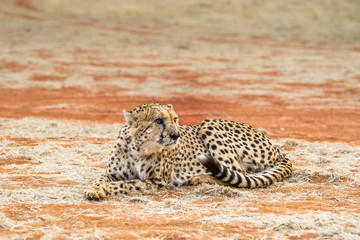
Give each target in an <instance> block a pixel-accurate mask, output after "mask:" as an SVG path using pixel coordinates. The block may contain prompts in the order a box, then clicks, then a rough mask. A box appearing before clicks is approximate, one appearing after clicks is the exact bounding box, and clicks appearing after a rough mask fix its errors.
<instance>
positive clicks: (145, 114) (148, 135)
mask: <svg viewBox="0 0 360 240" xmlns="http://www.w3.org/2000/svg"><path fill="white" fill-rule="evenodd" d="M124 115H125V119H126V123H127V124H128V126H129V127H130V132H131V134H132V135H133V137H134V139H135V141H136V145H137V147H138V148H139V151H140V152H141V153H142V155H144V154H145V155H147V154H152V153H156V152H160V151H162V150H163V149H170V148H173V147H174V146H175V145H176V144H177V143H178V142H179V138H180V132H179V123H178V115H177V114H176V112H175V110H174V109H173V107H172V105H170V104H169V105H160V104H156V103H152V104H145V105H141V106H139V107H137V108H135V109H134V110H133V111H125V110H124Z"/></svg>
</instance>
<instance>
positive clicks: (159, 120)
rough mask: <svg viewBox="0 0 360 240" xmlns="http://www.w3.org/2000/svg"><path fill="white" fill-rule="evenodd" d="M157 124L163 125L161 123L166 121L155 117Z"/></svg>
mask: <svg viewBox="0 0 360 240" xmlns="http://www.w3.org/2000/svg"><path fill="white" fill-rule="evenodd" d="M154 122H155V123H156V124H159V125H161V124H163V123H164V121H163V120H162V119H161V118H157V119H155V121H154Z"/></svg>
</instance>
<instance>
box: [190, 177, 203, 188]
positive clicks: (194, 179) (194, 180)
mask: <svg viewBox="0 0 360 240" xmlns="http://www.w3.org/2000/svg"><path fill="white" fill-rule="evenodd" d="M200 183H201V177H199V176H195V177H191V178H189V180H188V184H189V185H194V186H195V185H199V184H200Z"/></svg>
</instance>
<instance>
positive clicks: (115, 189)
mask: <svg viewBox="0 0 360 240" xmlns="http://www.w3.org/2000/svg"><path fill="white" fill-rule="evenodd" d="M164 185H165V184H164V182H163V181H161V180H159V179H146V180H140V179H133V180H120V181H113V182H110V181H109V178H108V177H107V176H106V175H101V176H100V177H98V178H97V179H96V180H95V182H94V184H93V186H92V187H91V188H90V189H89V190H88V191H85V198H87V199H88V200H102V199H105V198H108V197H110V196H113V195H119V194H128V193H143V192H145V191H149V190H150V191H152V190H155V189H158V188H161V187H163V186H164Z"/></svg>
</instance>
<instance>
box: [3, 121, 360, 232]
mask: <svg viewBox="0 0 360 240" xmlns="http://www.w3.org/2000/svg"><path fill="white" fill-rule="evenodd" d="M0 124H1V126H2V127H3V129H4V131H3V136H2V140H1V149H2V151H1V152H2V154H1V155H0V158H1V160H0V161H1V163H2V172H1V174H0V175H1V178H0V186H1V188H2V191H1V192H0V203H1V205H2V206H8V207H9V206H13V205H14V204H15V205H16V204H19V203H20V204H26V205H29V204H36V205H39V204H40V205H41V204H45V205H47V204H70V205H73V206H76V205H78V204H84V203H87V201H86V200H84V199H83V196H82V193H83V191H84V190H85V189H86V188H87V187H89V186H90V184H91V182H92V181H93V179H94V178H95V177H96V176H97V175H98V174H100V173H101V172H102V171H103V170H102V169H101V168H99V167H100V166H104V165H105V163H106V159H107V157H108V156H109V152H110V149H111V148H112V144H113V142H114V140H115V137H116V134H117V132H118V130H119V127H120V126H119V125H106V124H84V123H77V122H68V121H54V120H44V119H35V118H25V119H20V120H10V119H0ZM100 137H102V138H101V139H102V140H101V139H100ZM19 138H25V140H29V142H31V143H33V144H32V145H30V146H27V144H24V139H22V140H21V141H22V142H19ZM92 139H97V141H98V142H95V143H91V141H92ZM100 140H101V141H100ZM25 142H26V141H25ZM277 144H279V145H280V146H282V147H283V148H285V149H286V148H289V147H291V148H293V150H291V151H288V152H287V154H288V157H289V158H290V159H291V160H292V161H293V163H294V168H295V172H294V174H293V175H292V177H291V178H289V179H288V180H287V181H285V182H281V183H276V184H274V185H273V186H271V187H269V188H265V189H257V190H247V189H234V188H231V187H222V186H214V185H208V184H204V185H201V186H198V187H195V188H193V187H183V188H168V189H164V190H161V191H159V192H154V193H150V194H147V195H143V196H140V195H133V196H120V197H114V198H112V199H110V200H108V201H105V202H100V203H90V204H94V206H97V205H104V206H117V207H118V208H119V209H118V210H117V211H115V212H113V214H112V216H111V215H109V216H108V218H109V219H108V220H109V221H112V220H116V219H118V218H119V217H120V216H122V214H124V213H126V212H128V214H130V215H133V214H135V215H134V216H137V217H149V216H152V217H161V216H165V217H166V219H167V221H172V220H174V221H177V220H181V219H183V218H184V217H189V216H192V217H193V220H192V221H196V222H199V224H203V223H207V222H212V223H216V224H218V223H223V224H225V225H227V224H230V223H231V224H247V223H251V224H252V225H254V226H255V227H256V228H259V229H261V231H263V232H264V233H268V232H273V233H276V234H277V235H278V236H283V237H284V236H300V235H301V234H304V233H312V234H315V235H316V236H318V237H325V238H328V237H332V238H334V239H354V238H356V237H359V236H360V232H359V230H358V229H360V215H359V212H358V209H347V208H345V207H344V206H342V207H340V209H341V211H338V210H336V209H334V208H333V207H332V206H331V205H332V204H334V202H335V203H344V204H348V205H350V206H356V205H357V206H358V204H359V198H358V197H355V196H356V195H351V194H350V192H353V191H358V188H359V180H360V176H359V172H358V169H359V167H360V162H359V156H360V147H358V146H349V145H347V144H341V143H310V142H305V141H298V140H294V139H290V140H281V141H278V142H277ZM17 158H21V159H24V162H22V163H21V164H6V161H11V160H12V159H17ZM14 177H15V179H14ZM16 177H26V179H27V181H26V182H21V181H18V180H17V179H16ZM41 177H46V178H47V179H49V180H46V181H45V182H42V184H40V185H39V181H40V182H41V181H42V179H41ZM332 192H339V194H333V197H331V195H332ZM342 193H346V194H350V195H349V196H353V198H351V197H342ZM159 197H160V199H159ZM309 199H310V200H309ZM311 199H313V200H311ZM302 201H303V202H304V204H305V205H306V204H309V207H308V208H307V207H306V206H303V207H301V210H299V211H296V210H295V209H296V207H295V209H294V208H292V207H291V205H292V204H294V205H296V204H299V203H301V202H302ZM313 201H317V202H320V205H319V207H318V206H312V204H314V202H313ZM332 201H334V202H332ZM321 202H322V203H321ZM280 203H281V204H280ZM282 204H283V205H284V207H285V210H281V211H280V212H278V211H279V209H278V208H279V207H281V206H282ZM134 206H135V208H137V209H138V210H137V211H136V212H134V211H133V210H131V209H134ZM317 208H319V209H318V210H317ZM127 209H128V210H127ZM84 214H85V215H86V214H92V215H94V216H97V215H98V213H97V212H95V211H93V210H91V209H89V210H87V212H85V213H84ZM0 217H1V218H0V226H1V228H3V229H11V228H13V229H17V230H19V229H20V230H21V229H24V228H25V226H27V224H29V223H30V222H31V221H30V222H29V220H24V221H21V220H20V221H15V220H13V219H11V218H8V217H6V216H5V215H4V214H1V215H0ZM42 218H44V219H45V220H46V221H51V219H52V218H55V219H58V217H56V216H53V215H51V213H46V214H43V215H42ZM120 218H121V217H120ZM62 231H63V229H62V228H61V227H59V226H57V227H56V226H54V229H51V231H48V232H47V233H46V234H45V236H46V237H45V238H49V239H50V238H52V237H54V236H56V233H57V232H59V233H61V232H62ZM134 234H135V235H136V233H134ZM279 234H280V235H279ZM91 237H94V238H96V237H99V238H101V237H102V235H101V231H98V232H94V235H91Z"/></svg>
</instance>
